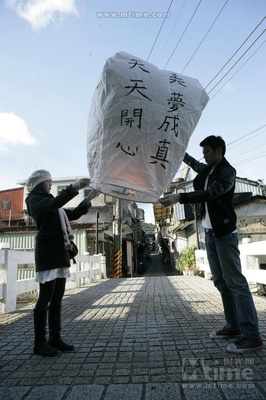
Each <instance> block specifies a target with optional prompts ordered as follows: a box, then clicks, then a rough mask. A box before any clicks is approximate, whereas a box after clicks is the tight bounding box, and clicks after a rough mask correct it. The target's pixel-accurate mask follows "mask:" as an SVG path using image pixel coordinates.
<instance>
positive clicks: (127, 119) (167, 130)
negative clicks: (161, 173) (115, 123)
mask: <svg viewBox="0 0 266 400" xmlns="http://www.w3.org/2000/svg"><path fill="white" fill-rule="evenodd" d="M128 65H129V70H132V69H135V68H138V69H140V70H141V72H140V73H141V75H142V76H141V78H142V79H133V78H135V77H130V76H129V82H128V83H127V84H124V88H125V90H126V94H125V96H127V97H128V96H130V95H134V96H137V97H139V99H140V100H142V101H143V100H147V101H151V102H152V101H153V99H152V98H151V96H150V95H149V87H148V85H147V84H146V83H145V76H147V74H151V72H150V71H149V69H148V67H147V66H146V65H145V62H144V61H143V60H138V59H135V58H130V59H129V61H128ZM131 78H132V79H131ZM169 85H170V88H171V89H172V90H171V92H170V93H169V95H168V98H165V100H164V101H165V106H166V108H165V110H166V115H165V116H164V119H162V121H161V123H160V124H159V126H157V130H158V131H161V132H162V135H163V136H164V137H163V136H162V140H158V148H157V149H156V150H155V152H154V153H153V154H151V155H150V161H149V162H150V164H159V165H160V166H161V167H162V168H164V169H166V166H167V163H168V162H169V160H168V159H167V154H168V150H169V147H170V146H171V135H172V134H173V135H174V136H175V137H176V138H177V137H178V134H179V121H180V118H179V111H180V109H182V108H183V107H184V106H185V104H186V103H185V94H184V93H183V91H184V90H186V87H187V86H186V83H185V81H184V79H182V78H181V77H180V76H179V75H178V74H176V73H170V75H169ZM134 100H135V97H134ZM134 104H135V101H134ZM120 114H121V115H120V126H121V127H127V128H134V127H137V128H138V129H140V130H141V127H142V119H143V118H144V119H145V118H148V116H147V115H145V111H144V110H143V107H136V108H133V109H131V110H130V109H129V108H125V109H123V110H121V113H120ZM131 140H132V138H131ZM115 147H116V148H119V149H120V150H121V151H123V152H124V153H125V154H127V155H129V156H131V157H134V156H135V155H136V154H137V151H138V144H137V143H136V145H135V147H134V149H133V147H132V145H131V146H130V145H128V144H125V143H123V144H122V143H121V142H119V143H118V144H117V145H116V146H115ZM153 151H154V150H153Z"/></svg>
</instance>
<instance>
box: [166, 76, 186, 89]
mask: <svg viewBox="0 0 266 400" xmlns="http://www.w3.org/2000/svg"><path fill="white" fill-rule="evenodd" d="M169 82H170V83H175V82H177V83H178V84H179V85H181V86H183V87H186V85H185V82H184V81H183V79H181V78H179V77H178V75H177V74H174V73H172V75H170V77H169Z"/></svg>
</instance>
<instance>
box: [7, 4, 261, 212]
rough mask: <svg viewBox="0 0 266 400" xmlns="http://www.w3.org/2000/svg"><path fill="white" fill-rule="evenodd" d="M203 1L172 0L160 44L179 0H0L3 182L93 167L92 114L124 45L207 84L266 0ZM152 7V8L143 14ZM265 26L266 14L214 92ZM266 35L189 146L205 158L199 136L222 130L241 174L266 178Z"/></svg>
mask: <svg viewBox="0 0 266 400" xmlns="http://www.w3.org/2000/svg"><path fill="white" fill-rule="evenodd" d="M198 4H199V0H174V1H173V3H172V6H171V8H170V10H169V15H168V18H166V19H165V22H164V25H163V27H162V30H161V32H160V35H159V37H158V40H157V41H156V44H155V46H154V48H153V50H152V52H151V49H152V46H153V44H154V41H155V38H156V36H157V34H158V32H159V29H160V27H161V24H162V22H163V20H164V19H163V17H162V13H163V12H166V11H167V10H168V7H169V5H170V0H169V1H168V0H167V1H166V0H145V2H144V1H143V0H142V1H139V0H135V1H134V2H132V1H128V0H123V1H122V0H121V1H120V0H117V1H110V0H97V1H90V0H53V1H52V0H3V1H1V3H0V46H1V52H0V54H1V62H0V79H1V84H0V88H1V91H0V168H1V171H2V174H1V181H0V190H4V189H8V188H14V187H17V181H18V180H21V179H25V178H27V177H28V176H29V175H30V173H31V172H32V171H33V170H35V169H36V168H38V169H39V168H45V169H48V170H49V171H50V172H51V173H52V175H53V176H54V177H69V176H73V177H74V176H83V175H87V174H88V170H87V155H86V139H87V119H88V112H89V108H90V102H91V98H92V95H93V93H94V90H95V87H96V85H97V81H98V79H99V76H100V74H101V70H102V68H103V66H104V63H105V61H106V59H107V58H109V57H111V56H112V55H114V54H115V53H116V52H118V51H122V50H123V51H126V52H128V53H130V54H132V55H134V56H136V57H139V58H143V59H144V60H147V58H148V57H149V62H151V63H154V64H155V65H156V66H158V67H159V68H161V69H164V68H165V67H166V69H168V70H170V71H174V72H178V73H183V74H184V75H187V76H191V77H193V78H196V79H198V80H199V81H200V83H201V84H202V85H203V87H205V86H206V85H208V83H209V82H210V81H211V80H212V79H213V78H214V77H215V75H216V74H217V73H218V72H219V70H220V69H221V68H222V67H223V66H224V65H225V64H226V63H227V61H228V60H229V59H230V57H231V56H232V55H233V54H234V53H235V52H236V50H237V49H238V48H239V47H240V46H241V45H242V43H243V42H244V41H245V39H246V38H247V37H248V36H249V35H250V33H251V32H252V30H253V29H254V28H255V27H256V26H257V25H258V24H259V23H260V21H261V20H262V18H263V16H264V15H265V10H266V3H265V0H229V1H226V0H215V1H213V0H202V1H201V3H200V5H199V6H198ZM223 5H225V6H224V8H223V10H222V7H223ZM197 6H198V9H197V12H196V13H195V15H194V17H193V19H192V21H191V24H190V25H189V27H188V28H187V30H186V31H185V28H186V26H187V25H188V22H189V20H190V18H191V16H192V15H193V12H194V11H195V9H196V7H197ZM221 10H222V11H221ZM220 11H221V14H220V16H219V17H218V18H217V20H216V22H215V23H214V24H213V22H214V20H215V19H216V17H217V15H218V13H219V12H220ZM109 12H111V13H112V14H102V13H109ZM144 12H146V13H148V14H145V16H144V15H142V17H140V14H138V15H136V13H144ZM114 13H117V14H114ZM121 13H123V14H121ZM147 15H150V17H149V18H148V17H147ZM212 24H213V26H212ZM211 26H212V27H211ZM210 27H211V29H210ZM209 29H210V31H209V33H208V34H207V31H208V30H209ZM264 29H265V20H264V22H263V23H262V24H261V25H260V26H259V27H258V28H257V29H256V30H255V32H254V33H253V34H252V35H251V37H250V38H249V39H248V40H247V42H246V43H245V44H244V45H243V46H242V47H241V49H240V50H239V51H238V52H237V54H236V55H235V56H234V57H233V58H232V60H231V61H230V62H229V63H228V65H226V67H225V68H224V69H223V70H222V72H221V73H220V74H219V76H218V77H217V78H216V79H215V80H214V81H213V82H212V83H211V84H210V85H209V86H208V87H207V88H206V91H207V92H208V91H210V90H211V89H212V88H213V87H214V86H215V85H216V83H218V81H219V80H220V79H221V78H222V77H223V75H224V74H225V73H226V72H227V71H228V70H229V69H230V68H231V67H232V66H233V64H234V63H235V62H236V61H237V60H238V58H240V57H241V56H242V54H243V53H244V52H245V51H246V50H247V49H248V47H249V46H251V45H252V43H253V42H254V41H255V40H256V39H257V37H258V36H259V35H260V34H261V33H262V32H263V30H264ZM206 34H207V35H206ZM182 35H183V36H182ZM205 35H206V37H205ZM181 37H182V39H181V40H180V38H181ZM204 37H205V39H204V40H203V38H204ZM264 40H265V35H264V36H261V37H260V38H259V39H258V40H257V41H256V43H255V44H254V45H253V46H252V47H251V49H250V50H249V51H248V52H247V54H246V55H244V56H243V58H242V59H241V61H239V62H238V63H237V64H236V66H235V67H234V68H232V71H231V72H229V74H228V75H227V76H226V77H225V78H224V79H223V80H222V81H221V83H220V84H218V85H217V87H216V88H214V89H213V90H212V91H211V93H210V101H209V103H208V104H207V106H206V108H205V110H204V111H203V114H202V117H201V119H200V121H199V123H198V125H197V127H196V129H195V131H194V133H193V135H192V137H191V139H190V143H189V146H188V149H187V151H188V152H189V153H190V154H191V155H193V156H194V157H195V158H197V159H200V158H201V156H202V149H201V148H200V147H199V142H200V141H201V140H202V139H203V138H204V137H206V136H208V135H210V134H215V135H221V136H222V137H223V138H224V139H225V141H226V142H227V143H228V144H229V145H228V150H227V158H228V160H229V161H230V162H231V163H232V164H233V165H234V166H235V167H236V169H237V175H238V176H240V177H243V178H249V179H252V180H257V179H265V180H266V174H265V155H266V140H265V131H266V127H264V128H262V127H263V126H264V125H265V93H266V83H265V82H266V80H265V58H266V55H265V54H266V53H265V45H264V46H263V42H264ZM179 41H180V43H178V42H179ZM200 42H202V43H201V44H200ZM177 44H178V46H177ZM176 46H177V47H176ZM260 46H261V47H260ZM175 47H176V50H175V51H174V49H175ZM197 48H198V49H197ZM150 52H151V54H150ZM254 52H255V54H254V55H252V54H253V53H254ZM149 54H150V56H149ZM193 54H194V55H193ZM249 57H251V58H250V59H249V60H248V58H249ZM239 68H240V69H239ZM238 69H239V71H238V72H237V70H238ZM216 93H217V94H216ZM255 130H256V132H254V133H253V134H252V133H251V132H253V131H255ZM243 136H245V137H243ZM241 137H242V139H241ZM240 139H241V140H240ZM234 141H236V142H235V143H232V144H230V143H231V142H234ZM178 174H179V175H180V172H179V173H178ZM147 212H148V211H147Z"/></svg>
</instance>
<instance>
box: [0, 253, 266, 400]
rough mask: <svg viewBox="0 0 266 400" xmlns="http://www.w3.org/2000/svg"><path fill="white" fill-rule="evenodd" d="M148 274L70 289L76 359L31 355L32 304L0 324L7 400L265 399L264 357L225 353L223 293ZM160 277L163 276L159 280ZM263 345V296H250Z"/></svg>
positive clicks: (66, 307)
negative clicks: (214, 334)
mask: <svg viewBox="0 0 266 400" xmlns="http://www.w3.org/2000/svg"><path fill="white" fill-rule="evenodd" d="M151 258H152V261H151V263H150V266H149V268H148V271H147V274H146V275H144V276H142V277H138V278H123V279H105V280H101V281H100V282H98V283H92V284H89V285H86V286H83V287H81V288H78V289H75V290H68V291H67V292H66V294H65V297H64V301H63V334H62V336H63V338H64V339H65V340H66V341H68V342H73V343H74V345H75V348H76V351H75V352H73V353H61V354H60V355H59V356H58V357H56V358H43V357H42V356H37V355H33V353H32V348H33V306H32V305H31V306H24V308H23V309H19V310H17V311H16V312H13V313H10V314H7V315H1V316H0V398H1V399H4V400H9V399H14V400H21V399H27V400H33V399H34V400H35V399H41V400H48V399H49V400H50V399H51V400H61V399H62V400H63V399H67V400H83V399H84V400H85V399H86V400H87V399H91V400H120V399H121V400H122V399H123V400H124V399H126V400H172V399H186V400H196V399H204V400H208V399H210V400H213V399H216V400H225V399H228V400H229V399H230V400H238V399H241V400H242V399H249V400H262V399H266V350H265V349H261V350H257V351H254V352H249V353H246V354H245V355H241V356H240V355H232V354H230V353H227V352H226V347H227V345H228V342H229V341H231V339H230V340H219V341H217V340H216V341H214V340H211V339H210V338H209V332H210V331H212V330H216V329H219V328H221V327H222V326H223V324H224V318H223V311H222V304H221V300H220V296H219V293H218V292H217V290H216V289H215V288H214V286H213V283H212V281H207V280H205V279H204V278H201V277H183V276H174V275H172V276H167V275H165V273H161V275H160V274H157V276H154V275H152V272H154V273H156V271H157V272H158V270H161V271H162V266H161V264H160V257H159V256H158V255H156V254H153V255H152V256H151ZM158 275H159V276H158ZM254 299H255V304H256V307H257V311H258V314H259V319H260V328H261V332H262V335H263V339H264V340H266V298H265V297H258V296H254Z"/></svg>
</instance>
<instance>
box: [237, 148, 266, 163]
mask: <svg viewBox="0 0 266 400" xmlns="http://www.w3.org/2000/svg"><path fill="white" fill-rule="evenodd" d="M265 155H266V151H264V152H263V153H259V154H258V155H256V156H253V157H251V158H247V159H245V160H243V161H242V162H240V163H238V164H235V166H236V167H237V166H239V165H242V164H246V163H248V162H251V161H254V160H257V159H258V158H261V157H264V156H265Z"/></svg>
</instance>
